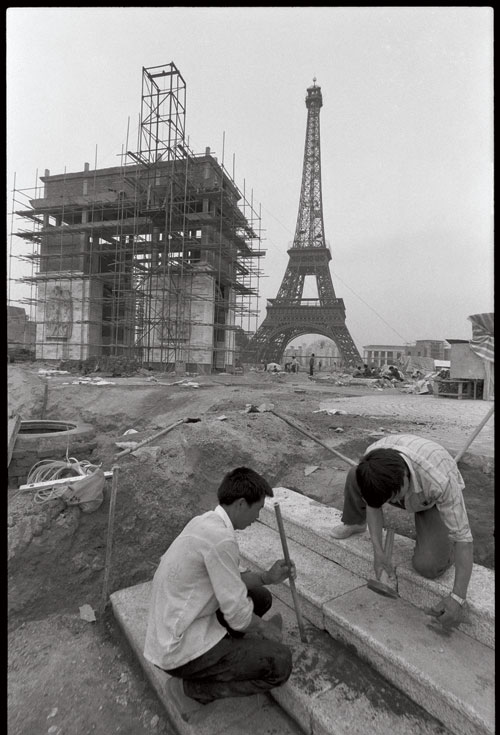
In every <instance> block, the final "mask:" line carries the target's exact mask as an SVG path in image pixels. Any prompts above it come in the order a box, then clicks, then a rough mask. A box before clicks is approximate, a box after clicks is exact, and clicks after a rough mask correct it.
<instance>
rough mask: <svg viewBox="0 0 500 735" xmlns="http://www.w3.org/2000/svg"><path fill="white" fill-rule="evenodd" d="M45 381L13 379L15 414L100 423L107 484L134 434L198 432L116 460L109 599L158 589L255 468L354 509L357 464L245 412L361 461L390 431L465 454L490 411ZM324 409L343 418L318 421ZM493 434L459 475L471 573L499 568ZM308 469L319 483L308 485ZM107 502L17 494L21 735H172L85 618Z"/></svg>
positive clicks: (353, 395) (434, 403)
mask: <svg viewBox="0 0 500 735" xmlns="http://www.w3.org/2000/svg"><path fill="white" fill-rule="evenodd" d="M39 367H40V365H39V364H24V365H18V364H12V365H9V366H8V369H9V373H8V379H9V411H16V412H18V413H20V414H21V416H22V418H23V419H29V418H42V412H43V418H45V419H60V420H71V421H80V422H85V423H90V424H92V425H93V426H94V427H95V431H96V439H97V449H96V450H95V451H94V453H93V455H92V456H91V457H78V458H77V459H80V460H81V459H90V460H91V461H92V462H94V463H102V467H103V469H104V470H110V469H111V467H112V466H113V464H114V460H113V455H114V453H115V452H116V451H119V450H118V449H117V448H116V446H115V441H117V440H119V438H120V437H121V436H122V434H123V433H124V432H125V431H126V430H128V429H131V428H133V429H136V430H137V431H138V432H140V433H139V434H138V435H136V436H134V438H135V439H139V440H141V439H144V438H147V437H149V436H151V435H152V434H153V433H155V432H157V431H159V430H161V429H162V428H164V427H166V426H168V425H170V424H172V423H174V422H175V421H177V420H179V419H182V418H186V417H192V418H194V417H199V418H201V421H200V422H198V423H186V424H182V425H180V426H179V427H177V428H175V429H174V430H173V431H171V432H170V433H168V434H166V435H165V436H163V437H161V438H160V439H158V440H155V441H153V442H152V443H151V444H150V445H149V446H151V447H154V446H157V447H159V448H160V449H159V450H158V457H157V459H156V460H155V459H152V458H151V457H149V458H146V459H144V458H142V460H141V459H139V458H136V457H134V456H132V455H128V456H126V457H124V458H123V459H121V460H120V461H119V467H120V469H119V485H118V496H117V503H116V517H115V525H114V538H113V556H112V566H111V573H110V580H109V592H113V591H114V590H117V589H122V588H124V587H129V586H132V585H135V584H138V583H140V582H143V581H146V580H149V579H151V577H152V575H153V573H154V569H155V567H156V565H157V563H158V561H159V559H160V556H161V555H162V553H163V552H164V551H165V549H166V548H167V547H168V545H169V543H170V542H171V541H172V539H173V538H174V537H175V536H176V535H177V534H178V533H179V531H180V530H181V529H182V527H183V526H184V525H185V523H186V522H187V521H188V520H189V518H191V517H192V516H193V515H195V514H197V513H199V512H203V511H205V510H208V509H210V508H213V507H214V506H215V504H216V489H217V486H218V484H219V482H220V480H221V478H222V476H223V475H224V473H225V472H227V471H228V470H230V469H232V468H234V467H237V466H239V465H247V466H251V467H253V468H254V469H256V470H257V471H259V472H261V473H262V474H263V475H264V476H265V477H267V479H268V480H269V482H270V483H271V484H272V485H273V486H275V487H276V486H280V485H282V486H286V487H290V488H293V489H295V490H297V491H299V492H302V493H304V494H306V495H308V496H310V497H313V498H315V499H317V500H320V501H321V502H324V503H327V504H329V505H332V506H334V507H336V508H341V507H342V489H343V479H344V477H345V473H346V470H347V467H346V464H345V463H344V462H343V461H342V460H341V459H337V458H336V457H335V456H333V455H332V454H331V453H330V452H328V451H327V450H326V449H324V448H323V447H321V446H319V445H318V444H316V443H315V442H314V441H312V440H310V439H308V438H306V437H305V436H303V435H301V434H300V433H299V432H297V431H296V430H294V429H292V428H291V427H289V426H288V425H286V424H285V423H284V422H283V421H281V420H280V419H279V418H278V417H276V416H274V415H273V414H271V413H268V412H263V413H260V412H259V413H245V407H246V405H247V404H253V405H255V406H260V405H261V404H263V403H266V404H273V405H274V408H275V410H276V411H278V412H280V413H282V414H285V415H287V416H289V417H290V418H292V419H293V420H295V421H296V422H298V423H299V424H300V425H301V426H302V427H304V428H305V429H306V430H308V431H310V432H311V433H313V434H314V435H315V436H317V437H319V438H320V439H322V440H323V441H324V442H326V443H327V444H328V445H329V446H331V447H334V448H336V449H338V450H339V451H340V452H341V453H342V454H344V455H345V456H348V457H350V458H351V459H353V460H357V459H358V458H359V457H360V456H361V455H362V454H363V452H364V450H365V449H366V447H367V446H368V445H369V444H371V443H372V442H374V441H376V439H377V438H379V436H381V435H382V432H385V433H387V432H390V431H397V432H401V433H414V434H419V435H422V436H427V437H429V438H432V439H435V440H436V441H439V442H440V443H441V444H443V445H444V446H446V447H447V448H448V449H449V450H450V451H451V452H452V453H454V454H455V453H456V452H457V451H458V450H459V449H461V448H462V446H463V445H464V444H465V441H466V439H467V437H468V436H470V434H472V432H473V431H474V429H475V428H476V427H477V426H478V424H479V423H480V422H481V420H482V419H483V418H484V416H485V415H486V414H487V412H488V410H489V408H490V406H491V403H490V402H486V401H455V400H453V399H443V398H441V399H437V398H435V397H433V396H431V395H423V396H418V395H409V394H404V393H399V392H398V391H397V390H395V389H387V390H384V391H375V390H374V389H372V388H364V387H358V386H336V385H334V384H333V383H332V382H328V381H326V380H314V381H311V380H310V379H309V378H308V377H307V375H305V374H304V373H300V374H298V375H282V376H273V375H269V374H265V373H248V374H247V375H244V376H243V375H241V376H229V375H213V376H207V377H197V378H191V380H193V381H196V382H198V383H199V388H194V387H182V386H180V385H173V383H174V382H175V381H178V380H180V378H175V377H171V376H165V375H160V374H156V377H157V378H158V380H159V381H160V382H153V381H151V380H148V377H147V376H146V375H137V376H134V377H129V378H111V377H108V378H105V379H106V380H110V381H112V382H113V383H115V384H114V385H104V386H95V385H83V384H78V385H73V384H71V381H72V380H75V379H76V377H77V376H75V375H70V376H66V375H60V376H54V377H50V378H48V379H47V378H40V377H39V376H38V374H37V373H38V369H39ZM64 383H67V384H66V385H65V384H64ZM46 385H48V391H47V393H46V394H45V387H46ZM297 391H299V392H297ZM302 391H305V392H302ZM325 402H326V403H327V404H328V405H330V406H333V407H335V408H338V409H341V410H342V411H346V414H335V415H328V414H326V413H320V412H317V413H315V411H319V410H320V406H323V405H324V403H325ZM44 404H45V407H44ZM222 417H225V418H222ZM338 428H340V429H343V431H342V432H340V431H339V432H337V431H335V429H338ZM493 431H494V425H493V418H492V419H490V421H489V422H488V424H487V425H486V426H485V427H484V429H483V430H482V431H481V433H480V434H479V436H478V437H477V439H476V440H475V441H474V442H473V443H472V445H471V447H470V449H469V450H468V451H469V454H468V455H466V456H465V460H466V461H464V462H461V463H460V470H461V472H462V475H463V477H464V480H465V483H466V494H465V498H466V505H467V509H468V513H469V520H470V522H471V526H472V532H473V535H474V539H475V561H476V563H478V564H483V565H485V566H489V567H493V566H494V521H493V515H494V504H493V481H494V478H493V473H492V471H491V468H492V466H493V460H492V461H491V462H490V463H489V465H488V463H477V462H474V461H472V460H473V458H474V457H473V455H481V456H482V457H484V456H486V457H491V458H493ZM130 438H131V437H127V439H130ZM487 465H488V466H487ZM311 467H316V468H317V469H315V470H314V471H313V472H309V470H308V471H307V472H308V474H306V473H305V469H306V468H311ZM109 489H110V483H109V482H108V483H107V489H106V496H105V501H104V503H103V504H102V505H101V507H100V508H99V509H98V510H96V511H94V512H93V513H82V512H81V511H80V510H79V509H78V508H77V507H75V506H73V507H67V506H65V504H64V503H63V501H60V500H55V501H51V502H50V503H47V504H45V505H35V504H34V503H33V500H32V494H31V492H28V493H27V492H17V491H15V490H9V492H8V526H9V529H8V531H9V568H8V576H9V579H8V582H9V598H8V605H9V654H8V655H9V665H8V666H9V668H8V671H9V674H8V732H9V735H33V733H48V735H86V734H87V733H95V734H96V735H109V734H110V733H125V734H127V735H141V734H142V733H164V734H167V733H172V730H171V727H170V725H169V723H168V721H167V720H166V718H165V716H164V712H163V709H162V707H161V705H160V704H159V702H158V700H157V699H156V696H155V694H154V692H153V691H152V690H151V689H150V687H149V684H148V683H147V680H146V679H145V678H144V676H143V674H142V670H141V669H140V666H139V665H138V663H137V662H136V660H135V658H134V657H133V655H132V654H131V652H130V650H129V648H128V646H127V644H126V642H125V641H124V640H122V638H121V635H120V632H119V630H118V628H117V626H116V624H115V623H114V620H113V618H112V615H111V614H110V612H109V608H108V609H107V612H106V614H105V616H104V619H103V620H98V621H97V622H86V621H85V620H83V619H82V618H81V617H80V610H79V609H80V607H81V606H83V605H84V604H88V605H90V606H91V607H92V608H93V609H94V610H95V611H96V615H97V611H98V608H99V604H100V599H101V593H102V587H103V575H104V561H105V552H106V541H107V529H108V511H109ZM386 519H387V524H388V525H389V526H392V527H393V528H394V529H395V530H396V531H397V532H398V533H402V534H404V535H407V536H409V537H414V526H413V518H412V517H411V516H410V515H409V514H406V513H405V512H404V511H399V510H396V509H390V512H388V513H386ZM271 561H272V560H271Z"/></svg>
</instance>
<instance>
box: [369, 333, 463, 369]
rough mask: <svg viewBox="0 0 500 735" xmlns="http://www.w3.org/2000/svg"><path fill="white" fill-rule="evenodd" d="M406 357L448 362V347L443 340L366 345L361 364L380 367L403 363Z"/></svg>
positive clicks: (418, 340)
mask: <svg viewBox="0 0 500 735" xmlns="http://www.w3.org/2000/svg"><path fill="white" fill-rule="evenodd" d="M406 357H419V358H424V357H428V358H431V359H433V360H449V359H450V345H449V344H448V343H447V342H446V341H445V340H433V339H417V340H416V341H415V342H414V343H412V344H405V345H366V346H365V347H363V362H364V363H366V364H367V365H370V366H373V365H376V366H377V367H382V366H383V365H391V364H393V363H394V364H395V363H398V362H400V363H401V362H403V361H404V359H405V358H406Z"/></svg>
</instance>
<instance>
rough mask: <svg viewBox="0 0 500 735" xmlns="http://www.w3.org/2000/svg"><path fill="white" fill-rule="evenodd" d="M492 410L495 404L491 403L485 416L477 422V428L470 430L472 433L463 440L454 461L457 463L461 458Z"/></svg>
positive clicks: (491, 413)
mask: <svg viewBox="0 0 500 735" xmlns="http://www.w3.org/2000/svg"><path fill="white" fill-rule="evenodd" d="M494 410H495V404H493V406H492V407H491V408H490V410H489V411H488V413H487V414H486V416H485V417H484V419H483V420H482V421H481V423H480V424H479V426H478V427H477V429H475V430H474V431H473V432H472V434H471V435H470V437H469V438H468V439H467V441H466V442H465V445H464V446H463V447H462V449H461V450H460V451H459V453H458V454H457V456H456V457H455V462H457V463H458V462H459V461H460V460H461V459H462V457H463V455H464V454H465V452H466V451H467V449H468V448H469V447H470V445H471V444H472V442H473V441H474V439H475V438H476V436H477V435H478V434H479V432H480V431H481V429H482V428H483V426H484V425H485V424H486V422H487V421H488V419H489V418H490V417H491V416H492V415H493V411H494Z"/></svg>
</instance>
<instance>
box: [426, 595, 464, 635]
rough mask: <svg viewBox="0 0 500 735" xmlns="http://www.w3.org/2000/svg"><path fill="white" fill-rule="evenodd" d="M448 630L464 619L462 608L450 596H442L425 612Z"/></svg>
mask: <svg viewBox="0 0 500 735" xmlns="http://www.w3.org/2000/svg"><path fill="white" fill-rule="evenodd" d="M427 614H428V615H432V617H433V618H434V619H435V620H436V621H437V622H438V623H440V625H442V626H443V628H444V629H445V630H446V631H448V632H450V633H451V631H452V630H453V628H456V627H457V626H458V625H459V623H462V622H465V621H464V617H465V616H464V610H463V608H462V606H461V605H459V604H458V602H456V601H455V600H454V599H453V598H452V597H449V596H447V597H443V598H442V599H441V600H439V602H438V603H437V604H436V605H434V607H431V609H430V610H429V611H428V613H427Z"/></svg>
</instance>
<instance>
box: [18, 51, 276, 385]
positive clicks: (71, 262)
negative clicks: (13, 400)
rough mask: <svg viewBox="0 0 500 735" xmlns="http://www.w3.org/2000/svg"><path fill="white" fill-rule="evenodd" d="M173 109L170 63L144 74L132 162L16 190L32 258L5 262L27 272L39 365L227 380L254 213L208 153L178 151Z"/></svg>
mask: <svg viewBox="0 0 500 735" xmlns="http://www.w3.org/2000/svg"><path fill="white" fill-rule="evenodd" d="M185 99H186V84H185V81H184V79H183V78H182V76H181V74H180V72H179V70H178V69H177V68H176V67H175V65H174V64H173V63H170V64H167V65H164V66H161V67H150V68H144V69H143V78H142V103H141V118H140V126H139V132H138V141H137V149H136V150H135V151H129V150H128V148H129V144H128V140H127V144H126V147H125V152H124V153H123V154H122V162H121V165H119V166H116V167H112V168H101V169H98V168H97V167H95V168H94V169H93V170H92V169H91V168H90V165H89V164H88V163H86V164H85V165H84V169H83V171H76V172H72V173H68V172H65V173H63V174H56V175H51V174H50V172H49V171H48V170H46V171H45V175H44V176H42V177H40V178H41V181H42V182H43V187H40V188H39V189H36V190H35V191H31V192H29V190H16V189H15V188H14V197H13V200H14V206H13V209H14V210H15V214H16V215H17V216H19V217H22V218H23V223H26V224H25V225H24V226H23V227H22V228H19V229H18V230H17V231H16V232H15V235H17V236H18V237H21V238H22V239H23V240H24V242H25V243H29V244H31V252H28V253H23V254H15V253H12V252H11V257H21V258H23V259H29V260H30V261H31V264H32V266H31V275H30V276H28V277H25V278H23V279H22V280H23V281H25V282H26V283H28V284H29V288H30V296H29V298H28V299H26V300H25V303H28V304H29V305H30V308H31V310H32V313H33V314H34V315H33V318H34V320H35V321H36V344H35V354H36V358H37V359H42V360H58V361H59V360H86V359H88V358H93V357H95V358H99V357H100V356H125V357H130V358H132V359H134V360H137V361H138V362H140V363H142V364H145V365H149V366H151V367H160V369H163V370H176V371H177V372H183V371H186V372H211V371H213V370H216V371H217V370H232V369H234V367H237V364H238V354H239V353H238V350H239V347H241V346H243V344H244V343H245V341H246V338H247V336H248V334H250V333H252V332H254V331H255V329H256V321H257V317H258V289H259V278H260V274H261V272H260V269H259V262H260V257H262V256H263V255H264V251H263V250H262V249H261V227H260V213H258V212H257V211H256V210H255V208H254V205H253V194H252V195H251V197H250V198H248V197H247V195H246V192H245V189H244V190H243V192H241V191H240V190H239V189H238V188H237V186H236V185H235V183H234V181H233V178H234V175H233V177H231V176H230V175H229V173H228V171H227V170H226V169H225V168H224V154H223V156H222V162H221V163H219V162H218V161H217V159H216V157H215V156H214V155H213V154H212V153H211V152H210V149H209V148H207V149H206V150H205V153H203V154H195V153H193V152H192V151H191V150H190V149H189V145H188V142H187V138H186V135H185V112H186V108H185ZM24 202H26V204H24ZM20 204H21V206H22V205H23V204H24V208H23V209H18V207H19V206H20ZM16 303H23V302H20V301H19V300H17V301H16Z"/></svg>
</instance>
